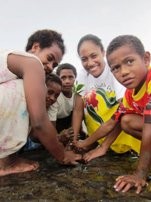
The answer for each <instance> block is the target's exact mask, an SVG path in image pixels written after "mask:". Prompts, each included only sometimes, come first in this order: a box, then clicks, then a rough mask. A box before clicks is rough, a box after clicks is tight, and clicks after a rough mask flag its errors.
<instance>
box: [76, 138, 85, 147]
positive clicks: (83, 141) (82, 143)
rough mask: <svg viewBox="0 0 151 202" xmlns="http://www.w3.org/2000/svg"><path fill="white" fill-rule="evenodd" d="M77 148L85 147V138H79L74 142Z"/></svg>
mask: <svg viewBox="0 0 151 202" xmlns="http://www.w3.org/2000/svg"><path fill="white" fill-rule="evenodd" d="M74 145H75V146H76V147H77V148H81V149H84V148H85V140H79V141H76V142H75V143H74Z"/></svg>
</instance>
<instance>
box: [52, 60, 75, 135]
mask: <svg viewBox="0 0 151 202" xmlns="http://www.w3.org/2000/svg"><path fill="white" fill-rule="evenodd" d="M56 74H57V75H58V76H59V77H60V79H61V81H62V92H61V93H60V95H59V97H58V98H57V102H56V103H55V104H53V105H51V107H49V109H48V115H49V119H50V120H51V121H53V122H54V124H55V126H56V129H57V131H58V133H60V132H61V131H62V130H64V129H68V128H69V127H71V118H72V111H73V107H74V99H75V93H74V92H73V87H74V82H75V79H76V76H77V71H76V68H75V67H74V66H73V65H71V64H69V63H64V64H60V65H59V66H58V67H57V70H56Z"/></svg>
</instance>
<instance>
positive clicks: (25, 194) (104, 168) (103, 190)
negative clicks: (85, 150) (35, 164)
mask: <svg viewBox="0 0 151 202" xmlns="http://www.w3.org/2000/svg"><path fill="white" fill-rule="evenodd" d="M21 155H22V156H24V157H26V158H29V159H33V160H37V161H39V163H40V168H39V169H38V170H37V171H32V172H27V173H21V174H13V175H8V176H4V177H0V202H5V201H6V202H9V201H12V202H16V201H17V202H19V201H21V202H24V201H26V202H27V201H30V202H49V201H50V202H53V201H55V202H68V201H70V202H110V201H112V202H115V201H116V202H135V201H137V202H149V201H151V183H150V182H149V186H148V187H147V188H145V189H144V190H143V191H142V192H141V194H139V195H137V194H135V191H134V190H131V191H130V192H128V193H117V192H115V191H114V189H113V185H114V182H115V178H116V177H117V176H119V175H123V174H127V173H130V172H132V171H133V170H134V169H135V168H136V165H137V160H138V158H136V156H135V155H134V154H130V153H127V154H124V155H117V154H115V153H113V152H111V151H110V152H108V154H107V155H106V156H104V157H100V158H97V159H95V160H92V161H91V162H89V163H88V164H83V163H79V164H78V165H76V166H63V165H59V164H58V163H57V162H56V161H55V160H54V159H53V158H52V157H51V156H50V155H49V154H48V153H47V152H46V151H45V150H39V151H32V152H26V153H24V154H21Z"/></svg>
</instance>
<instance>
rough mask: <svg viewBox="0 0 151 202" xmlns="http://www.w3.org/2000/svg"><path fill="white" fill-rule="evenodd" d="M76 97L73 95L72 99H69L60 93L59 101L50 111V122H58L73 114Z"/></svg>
mask: <svg viewBox="0 0 151 202" xmlns="http://www.w3.org/2000/svg"><path fill="white" fill-rule="evenodd" d="M74 95H75V94H74V93H73V94H72V97H71V98H67V97H66V96H64V94H63V93H62V92H61V93H60V95H59V97H58V98H57V101H56V102H55V103H54V104H53V105H52V106H50V107H49V109H48V116H49V119H50V121H56V120H57V119H61V118H65V117H68V116H69V115H70V114H71V112H72V110H73V105H74V97H75V96H74Z"/></svg>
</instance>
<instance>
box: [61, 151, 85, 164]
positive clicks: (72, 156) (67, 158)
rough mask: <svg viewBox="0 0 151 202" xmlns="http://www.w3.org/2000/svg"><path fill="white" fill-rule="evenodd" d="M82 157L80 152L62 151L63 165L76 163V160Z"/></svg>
mask: <svg viewBox="0 0 151 202" xmlns="http://www.w3.org/2000/svg"><path fill="white" fill-rule="evenodd" d="M81 159H82V155H81V154H76V153H74V152H73V151H65V153H64V160H63V164H64V165H76V164H78V161H79V160H81Z"/></svg>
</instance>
